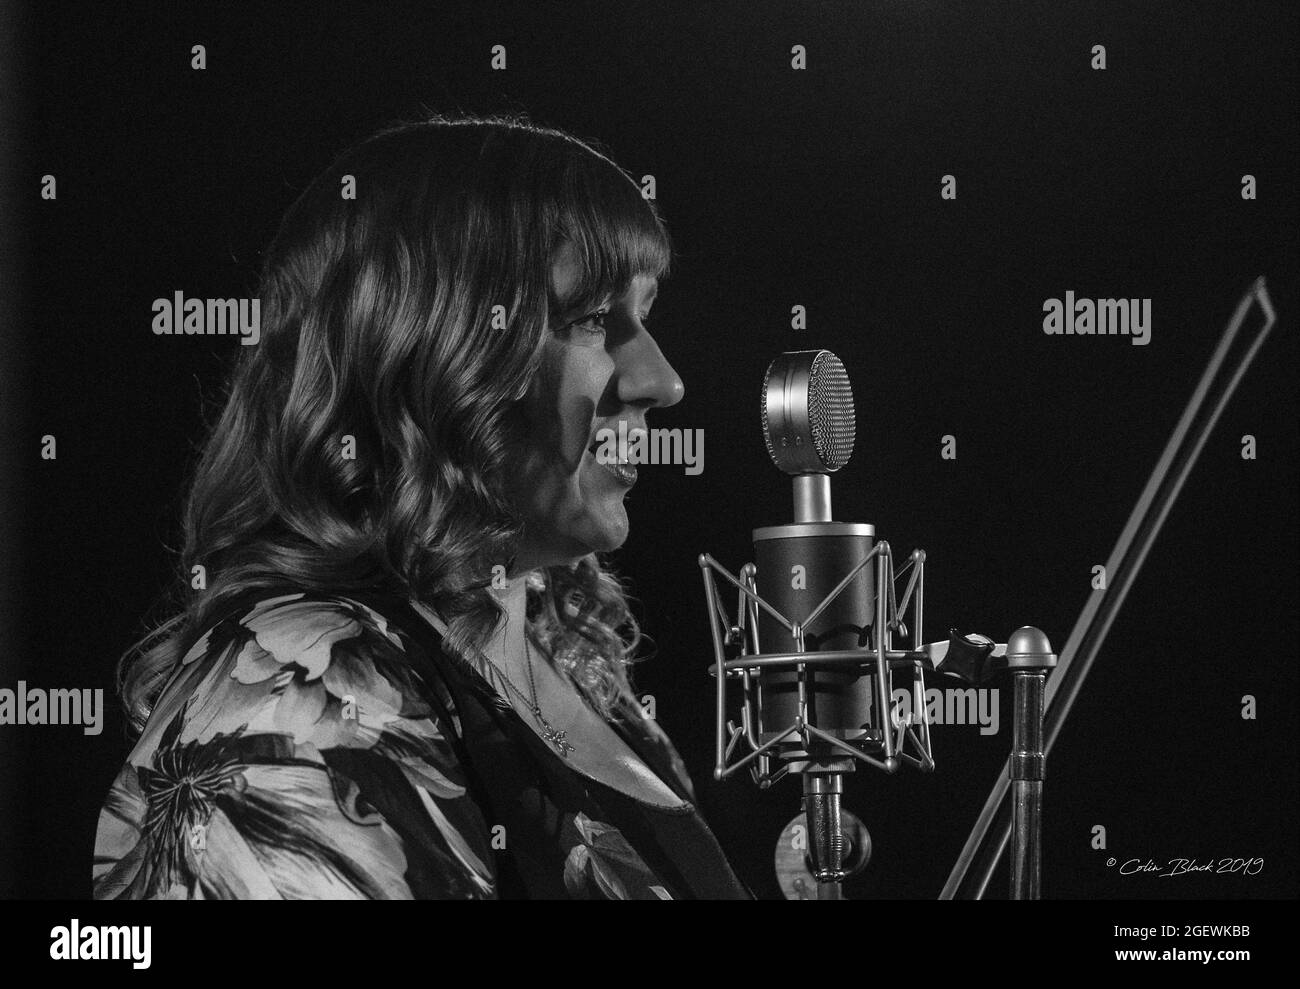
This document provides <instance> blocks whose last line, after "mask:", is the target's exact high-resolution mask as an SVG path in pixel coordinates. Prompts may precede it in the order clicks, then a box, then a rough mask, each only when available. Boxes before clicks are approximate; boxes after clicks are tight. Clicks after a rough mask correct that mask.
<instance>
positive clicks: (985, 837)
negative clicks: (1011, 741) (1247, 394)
mask: <svg viewBox="0 0 1300 989" xmlns="http://www.w3.org/2000/svg"><path fill="white" fill-rule="evenodd" d="M1252 302H1258V303H1259V305H1260V308H1261V309H1262V310H1263V311H1264V315H1265V322H1264V326H1263V328H1262V329H1261V330H1260V331H1259V334H1258V335H1257V336H1256V337H1255V339H1254V341H1253V342H1252V343H1251V345H1250V347H1249V348H1248V349H1247V351H1246V354H1245V356H1244V357H1243V358H1242V360H1241V362H1240V363H1239V364H1238V366H1237V369H1236V371H1235V372H1234V373H1233V374H1232V375H1231V376H1230V378H1229V380H1228V383H1227V385H1226V386H1225V387H1224V389H1223V391H1222V392H1221V393H1220V395H1219V398H1218V400H1217V401H1216V402H1215V403H1214V405H1213V407H1212V409H1211V411H1210V414H1209V415H1208V416H1207V417H1206V418H1205V419H1203V420H1202V421H1201V423H1200V425H1199V427H1198V428H1197V429H1196V431H1195V432H1194V433H1193V432H1192V424H1193V422H1194V421H1195V420H1196V419H1197V416H1198V415H1199V414H1200V412H1201V406H1202V405H1203V404H1205V401H1206V397H1207V395H1208V394H1209V392H1210V389H1211V386H1212V385H1213V384H1214V383H1215V380H1216V379H1217V378H1218V377H1219V370H1220V367H1221V366H1222V365H1223V362H1224V359H1225V358H1226V356H1227V353H1228V351H1229V349H1230V348H1231V347H1232V344H1233V342H1234V341H1235V339H1236V337H1237V333H1238V331H1239V330H1240V329H1241V324H1242V322H1243V321H1244V320H1245V318H1246V313H1247V312H1248V311H1249V309H1250V307H1251V303H1252ZM1276 319H1277V315H1276V313H1275V312H1274V310H1273V303H1272V300H1271V299H1270V298H1269V296H1268V288H1267V286H1266V285H1265V282H1264V279H1263V278H1262V277H1261V278H1257V279H1256V280H1255V282H1254V283H1253V284H1252V285H1251V287H1250V288H1249V289H1248V290H1247V291H1246V294H1245V295H1244V296H1243V297H1242V299H1241V301H1240V302H1239V303H1238V304H1237V309H1236V311H1235V312H1234V313H1233V316H1232V319H1231V320H1230V321H1229V323H1228V326H1227V328H1226V329H1225V330H1224V333H1223V336H1222V338H1221V339H1220V341H1219V345H1218V348H1217V349H1216V350H1215V352H1214V355H1213V356H1212V357H1211V358H1210V362H1209V364H1208V365H1207V366H1206V368H1205V372H1204V373H1203V374H1202V375H1201V379H1200V381H1199V382H1198V383H1197V386H1196V390H1195V391H1194V392H1193V393H1192V397H1191V399H1190V400H1189V401H1188V403H1187V408H1186V409H1185V410H1184V411H1183V415H1182V418H1180V419H1179V421H1178V425H1177V426H1176V427H1175V428H1174V432H1173V435H1171V436H1170V437H1169V442H1168V443H1167V444H1166V446H1165V449H1164V452H1163V453H1162V454H1161V456H1160V459H1159V460H1158V461H1157V462H1156V466H1155V469H1154V470H1153V471H1152V472H1151V477H1150V479H1149V480H1148V481H1147V485H1146V487H1145V488H1144V489H1143V491H1142V495H1141V496H1140V497H1139V498H1138V502H1137V504H1136V505H1135V506H1134V508H1133V513H1132V515H1131V516H1130V517H1129V521H1128V524H1127V525H1126V526H1125V527H1124V530H1123V532H1122V533H1121V534H1120V537H1119V540H1118V541H1117V542H1116V544H1115V549H1114V550H1113V551H1112V553H1111V555H1110V559H1109V560H1108V561H1107V564H1106V573H1107V575H1108V579H1109V581H1110V583H1109V584H1108V586H1107V589H1106V590H1105V591H1104V592H1102V593H1100V594H1093V595H1092V596H1091V597H1089V599H1088V602H1087V604H1086V605H1085V606H1084V609H1083V612H1082V613H1081V614H1080V615H1079V619H1078V621H1077V622H1075V625H1074V629H1073V631H1072V632H1071V633H1070V638H1069V640H1068V641H1067V642H1066V644H1065V648H1064V649H1062V650H1061V653H1060V662H1059V665H1058V668H1057V673H1056V675H1055V676H1054V677H1052V682H1051V683H1050V684H1049V685H1048V686H1047V693H1046V702H1045V703H1046V707H1047V716H1046V723H1045V733H1046V737H1045V741H1044V746H1043V751H1044V753H1045V754H1046V753H1050V752H1051V750H1052V745H1053V744H1054V743H1055V741H1056V737H1057V735H1058V734H1059V733H1060V730H1061V726H1062V725H1063V724H1064V722H1065V717H1066V715H1067V714H1069V711H1070V707H1071V706H1072V705H1073V703H1074V700H1075V698H1076V697H1078V694H1079V690H1080V688H1081V687H1082V686H1083V680H1084V678H1085V677H1086V676H1087V674H1088V670H1089V669H1090V668H1091V666H1092V663H1093V661H1094V660H1095V659H1096V657H1097V653H1098V652H1099V651H1100V649H1101V646H1102V643H1103V642H1104V641H1105V638H1106V634H1107V632H1109V630H1110V626H1111V623H1112V622H1113V621H1114V620H1115V616H1116V614H1118V612H1119V608H1120V606H1121V605H1122V604H1123V602H1124V598H1125V596H1127V594H1128V590H1129V588H1130V587H1131V586H1132V583H1133V581H1134V579H1135V578H1136V577H1137V574H1138V571H1139V570H1140V569H1141V566H1142V563H1143V562H1144V561H1145V559H1146V555H1147V552H1148V551H1149V550H1150V548H1151V544H1152V543H1153V542H1154V541H1155V538H1156V536H1157V535H1158V534H1159V532H1160V527H1161V525H1162V524H1163V523H1164V520H1165V518H1166V517H1167V516H1168V514H1169V510H1170V508H1171V507H1172V506H1173V503H1174V500H1175V499H1176V498H1177V497H1178V494H1179V492H1180V491H1181V490H1182V487H1183V484H1184V483H1185V482H1186V480H1187V477H1188V475H1189V474H1190V473H1191V470H1192V468H1193V467H1194V466H1195V464H1196V460H1197V457H1198V456H1199V454H1200V452H1201V448H1202V447H1203V446H1204V445H1205V441H1206V439H1207V438H1208V437H1209V434H1210V431H1211V430H1213V428H1214V426H1215V424H1216V423H1217V422H1218V420H1219V416H1220V415H1221V414H1222V412H1223V410H1224V408H1225V407H1226V406H1227V404H1228V401H1229V400H1230V399H1231V398H1232V395H1233V392H1235V391H1236V388H1237V385H1238V383H1239V382H1240V381H1241V379H1242V377H1243V376H1244V374H1245V373H1246V370H1247V369H1248V368H1249V367H1250V365H1251V363H1252V362H1253V361H1254V359H1255V356H1256V355H1257V354H1258V353H1259V349H1260V347H1261V346H1262V345H1263V343H1264V340H1265V339H1266V338H1267V336H1268V334H1269V331H1270V330H1271V329H1272V328H1273V324H1274V323H1275V322H1276ZM1189 435H1190V438H1189ZM1175 464H1177V466H1176V467H1175ZM1171 472H1172V477H1170V474H1171ZM1058 695H1060V699H1059V701H1058V699H1057V697H1058ZM1009 761H1010V760H1008V762H1009ZM1009 783H1010V780H1009V778H1008V776H1007V774H1006V771H1004V772H1003V773H1002V774H1001V775H999V777H998V779H997V781H996V782H995V783H994V785H993V790H992V792H991V793H990V794H989V796H988V799H987V800H986V801H985V803H984V808H983V810H982V811H981V812H980V816H979V819H978V820H977V821H976V822H975V827H974V829H973V830H972V831H971V833H970V836H969V837H968V838H967V840H966V844H965V846H964V847H963V848H962V851H961V855H960V856H959V857H958V859H957V862H956V864H955V865H954V866H953V869H952V872H951V873H950V874H949V876H948V881H947V882H946V883H944V887H943V890H942V892H941V893H940V894H939V896H940V899H945V900H947V899H952V898H953V897H954V896H956V895H957V893H958V892H959V891H964V892H965V893H966V894H969V895H972V896H973V898H975V899H979V898H980V897H981V896H983V895H984V891H985V889H986V888H987V887H988V883H989V880H990V878H991V877H992V875H993V871H994V870H995V869H996V868H997V864H998V862H999V860H1000V859H1001V857H1002V852H1003V851H1004V850H1005V848H1006V846H1007V843H1008V841H1009V839H1010V835H1011V821H1010V814H1009V813H1008V812H1007V810H1006V798H1007V793H1008V790H1009ZM990 835H991V836H992V837H991V838H990ZM986 842H991V844H989V845H988V846H987V848H985V844H986ZM976 858H978V859H979V867H978V869H976V870H975V871H974V875H973V878H972V879H970V880H969V881H968V879H967V872H968V870H969V869H970V867H971V865H972V863H974V862H975V860H976Z"/></svg>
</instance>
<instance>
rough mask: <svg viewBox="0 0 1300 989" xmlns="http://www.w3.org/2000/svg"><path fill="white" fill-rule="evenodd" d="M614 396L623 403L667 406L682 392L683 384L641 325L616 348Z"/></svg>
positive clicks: (678, 400) (676, 400)
mask: <svg viewBox="0 0 1300 989" xmlns="http://www.w3.org/2000/svg"><path fill="white" fill-rule="evenodd" d="M616 372H617V374H618V397H619V399H620V401H622V402H623V403H624V404H625V405H642V406H646V407H651V408H653V407H658V408H668V406H670V405H676V404H677V403H678V402H680V401H681V400H682V396H684V395H685V394H686V386H685V385H684V384H682V379H681V378H680V377H679V376H678V374H677V372H676V371H675V370H674V369H673V366H672V365H671V364H669V363H668V359H667V358H666V357H664V354H663V351H662V350H660V349H659V344H658V343H656V342H655V339H654V337H652V336H651V335H650V334H649V333H647V332H646V331H645V330H644V329H643V330H641V332H639V333H637V334H636V336H635V337H633V338H632V339H631V340H628V341H627V342H625V343H624V344H623V345H622V346H621V347H619V348H618V362H617V366H616Z"/></svg>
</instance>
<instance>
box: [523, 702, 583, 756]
mask: <svg viewBox="0 0 1300 989" xmlns="http://www.w3.org/2000/svg"><path fill="white" fill-rule="evenodd" d="M533 714H534V715H536V716H537V720H538V722H539V723H540V724H541V726H542V738H544V739H546V740H547V741H548V742H550V743H551V744H552V745H554V746H555V749H556V751H557V752H559V753H560V755H562V756H564V757H565V758H566V759H567V758H568V757H569V753H570V752H572V751H575V749H574V747H573V745H572V744H571V743H569V742H567V741H565V736H566V735H567V734H568V732H566V731H563V730H561V731H556V730H555V729H554V728H552V727H551V724H550V722H549V721H547V720H546V719H545V718H543V717H542V712H541V709H540V708H533Z"/></svg>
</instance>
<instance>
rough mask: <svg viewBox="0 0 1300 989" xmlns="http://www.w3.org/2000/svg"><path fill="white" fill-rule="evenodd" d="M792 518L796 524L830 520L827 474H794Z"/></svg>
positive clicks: (829, 493) (828, 479)
mask: <svg viewBox="0 0 1300 989" xmlns="http://www.w3.org/2000/svg"><path fill="white" fill-rule="evenodd" d="M794 520H795V523H796V524H802V523H805V522H829V521H831V478H830V475H829V474H797V475H795V478H794Z"/></svg>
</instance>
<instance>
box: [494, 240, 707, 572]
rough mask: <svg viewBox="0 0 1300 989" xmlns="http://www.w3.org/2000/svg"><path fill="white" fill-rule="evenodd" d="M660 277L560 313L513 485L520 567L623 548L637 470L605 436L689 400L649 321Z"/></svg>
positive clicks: (574, 265) (561, 268) (561, 288)
mask: <svg viewBox="0 0 1300 989" xmlns="http://www.w3.org/2000/svg"><path fill="white" fill-rule="evenodd" d="M580 264H581V262H580V261H579V259H578V257H577V255H576V252H575V251H574V250H573V248H572V246H571V245H568V244H565V245H564V246H563V247H562V248H561V249H560V251H559V252H558V253H557V255H556V257H555V259H554V261H553V264H552V268H551V280H552V283H553V285H554V287H555V291H556V294H557V296H558V297H561V298H562V297H564V296H565V294H566V290H567V289H568V288H569V287H570V286H571V285H573V284H574V283H575V282H576V280H577V279H578V278H579V277H580V275H581V273H582V272H581V267H580ZM657 287H658V286H657V283H656V281H655V279H654V278H652V277H649V276H638V277H636V278H634V279H633V280H632V282H631V284H630V285H628V286H626V287H625V289H624V290H623V291H622V293H621V294H617V295H613V296H611V297H610V298H609V299H608V300H606V301H605V302H604V303H603V304H602V305H601V306H600V308H599V309H598V310H596V311H595V312H591V311H581V312H579V311H575V312H566V313H562V314H560V317H558V318H557V321H556V322H554V323H552V325H551V326H550V327H549V329H548V333H547V339H546V342H545V345H544V349H543V356H542V365H541V368H540V370H539V372H538V374H537V377H536V378H535V379H534V381H533V385H532V388H531V389H530V391H529V393H528V396H527V397H526V398H525V399H524V401H523V403H522V405H523V411H524V414H525V417H526V430H527V432H526V441H525V444H524V449H523V450H522V451H521V454H520V458H519V462H518V471H517V473H516V475H515V476H514V477H513V478H512V482H511V487H512V492H513V496H514V497H515V499H516V504H518V505H521V506H523V511H524V536H523V541H522V544H521V546H520V552H519V557H518V560H517V563H516V568H517V569H519V570H530V569H534V568H536V567H540V566H550V565H555V564H559V563H566V562H569V561H571V560H575V559H577V558H579V557H581V556H585V555H587V554H588V553H592V552H599V551H606V550H612V549H616V548H618V547H619V546H621V545H622V544H623V542H624V540H626V539H627V534H628V518H627V510H626V508H625V507H624V505H623V499H624V497H625V496H626V495H627V493H628V492H629V491H630V490H631V489H632V486H633V485H634V484H635V483H636V474H637V471H636V468H635V467H630V466H627V465H619V464H603V463H601V462H599V461H598V460H597V458H596V455H595V451H596V449H597V447H598V445H599V438H598V437H599V434H600V433H601V431H602V430H604V429H611V430H613V431H614V433H615V435H617V433H618V429H619V423H620V421H621V422H625V423H626V427H625V428H626V431H627V435H628V436H629V437H630V436H631V435H632V433H633V432H635V431H636V430H638V429H645V428H647V425H646V413H647V411H648V410H649V409H651V408H654V407H666V406H669V405H674V404H676V403H677V402H679V401H681V398H682V395H683V394H684V393H685V388H684V387H683V385H682V381H681V378H679V377H678V376H677V372H676V371H674V370H673V367H672V365H671V364H669V363H668V361H667V360H666V359H665V358H664V355H663V353H662V352H661V351H660V350H659V346H658V344H657V343H656V342H655V340H654V338H653V337H651V336H650V334H649V333H648V332H647V331H646V328H645V326H644V324H643V320H644V319H645V318H646V317H647V316H648V315H649V313H650V309H651V306H652V305H653V303H654V298H655V293H656V290H657Z"/></svg>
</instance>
